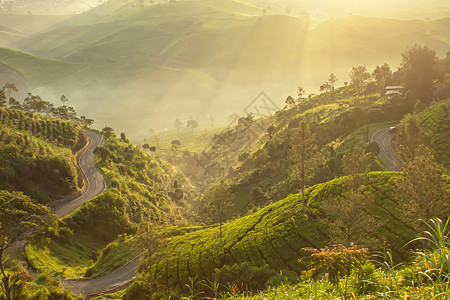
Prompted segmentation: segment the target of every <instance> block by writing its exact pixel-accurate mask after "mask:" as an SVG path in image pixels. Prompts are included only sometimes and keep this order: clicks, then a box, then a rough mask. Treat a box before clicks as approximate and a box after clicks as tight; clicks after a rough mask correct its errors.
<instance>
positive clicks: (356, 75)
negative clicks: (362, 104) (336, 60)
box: [349, 66, 370, 99]
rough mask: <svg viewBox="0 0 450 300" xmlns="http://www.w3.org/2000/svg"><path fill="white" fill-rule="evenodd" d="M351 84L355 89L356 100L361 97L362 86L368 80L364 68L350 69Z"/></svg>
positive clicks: (367, 74) (368, 76) (368, 75)
mask: <svg viewBox="0 0 450 300" xmlns="http://www.w3.org/2000/svg"><path fill="white" fill-rule="evenodd" d="M349 76H350V79H351V83H352V84H353V86H354V87H355V89H356V92H357V94H358V99H359V97H360V95H361V86H362V84H363V83H364V82H365V81H366V80H368V79H369V78H370V74H369V72H367V68H366V66H358V67H352V71H351V72H350V74H349Z"/></svg>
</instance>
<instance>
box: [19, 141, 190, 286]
mask: <svg viewBox="0 0 450 300" xmlns="http://www.w3.org/2000/svg"><path fill="white" fill-rule="evenodd" d="M104 136H105V144H104V145H103V146H102V147H99V148H97V149H96V150H95V153H96V155H97V158H96V163H97V165H98V166H99V167H100V169H101V171H102V173H103V174H104V177H105V180H106V182H107V186H108V190H107V191H106V192H105V193H103V194H102V195H100V196H98V197H96V198H94V199H92V200H90V201H89V202H87V203H86V204H85V205H83V206H82V207H80V208H79V209H77V210H75V211H73V212H72V213H71V214H69V215H68V216H66V217H65V218H64V219H63V222H62V223H60V224H57V225H56V226H55V227H54V228H52V229H50V230H49V231H48V232H45V233H44V234H43V235H42V236H39V237H36V238H35V239H33V241H32V242H30V243H29V244H28V245H27V247H26V255H27V258H28V260H29V261H30V263H31V264H32V265H33V267H35V268H36V269H38V270H39V271H41V272H48V273H51V274H53V275H56V276H58V277H60V278H74V277H83V276H84V275H85V276H86V277H91V276H93V277H98V276H103V275H105V274H107V273H110V272H112V271H114V270H115V269H117V268H118V267H120V266H121V265H123V264H124V263H125V262H126V261H127V260H129V259H131V258H133V257H134V256H135V255H137V254H139V253H140V250H141V249H139V248H138V247H137V246H136V241H135V239H134V238H133V236H127V235H132V234H134V233H135V232H136V230H137V229H138V227H139V226H141V225H142V224H146V223H147V222H149V221H153V222H156V223H161V224H165V225H175V224H176V225H178V224H183V223H185V222H186V218H187V217H188V215H189V210H188V207H189V205H190V201H191V198H192V187H191V186H190V185H189V184H188V183H187V182H186V180H185V178H184V176H183V175H182V174H180V173H179V172H177V171H176V170H174V169H173V168H172V167H171V166H169V165H167V164H165V163H163V162H161V161H160V160H158V159H156V158H152V157H149V156H147V155H146V154H145V153H143V152H142V151H141V150H140V149H139V148H137V147H135V146H133V145H131V144H129V142H128V141H126V137H125V138H124V139H118V138H116V137H115V136H114V134H111V133H104Z"/></svg>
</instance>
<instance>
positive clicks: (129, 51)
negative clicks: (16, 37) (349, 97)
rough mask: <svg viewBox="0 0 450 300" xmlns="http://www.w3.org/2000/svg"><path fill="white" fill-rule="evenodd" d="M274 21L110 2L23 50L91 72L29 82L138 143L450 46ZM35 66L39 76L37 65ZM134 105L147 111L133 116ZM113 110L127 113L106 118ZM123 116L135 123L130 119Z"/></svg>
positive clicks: (186, 4) (250, 9) (216, 8)
mask: <svg viewBox="0 0 450 300" xmlns="http://www.w3.org/2000/svg"><path fill="white" fill-rule="evenodd" d="M263 10H264V9H262V8H257V7H255V6H252V5H248V4H245V3H243V2H238V1H231V0H228V1H216V0H207V1H176V2H169V3H152V2H147V1H143V2H142V3H141V2H139V1H128V2H122V1H116V0H111V1H107V2H106V3H104V4H102V5H100V6H98V7H96V8H95V9H92V10H90V11H88V12H86V13H83V14H79V15H76V16H73V17H70V18H69V19H67V20H63V21H61V22H60V23H59V24H56V25H54V26H52V27H50V28H48V29H46V30H43V31H42V32H41V33H39V34H36V35H33V36H31V37H26V38H24V39H21V40H20V41H18V42H17V43H16V44H15V48H17V49H20V50H21V51H24V52H26V53H31V54H33V55H36V56H37V57H45V58H47V59H51V61H48V62H47V63H49V64H51V65H52V64H53V61H54V60H58V61H60V60H63V61H66V62H72V63H73V62H75V63H76V65H77V68H78V67H79V68H80V69H81V70H82V71H80V70H79V72H72V71H71V70H72V68H74V67H73V65H69V66H70V68H69V72H67V71H66V69H65V68H66V67H67V65H64V64H61V65H60V66H59V67H60V68H61V69H60V70H55V71H54V72H53V73H54V74H59V75H62V76H59V77H58V78H57V80H54V81H48V80H45V77H44V78H43V79H44V80H41V79H40V78H36V77H33V78H26V83H27V84H28V86H29V87H31V88H37V87H40V91H42V92H40V93H41V94H42V96H44V97H47V98H53V97H55V96H57V95H58V94H60V93H64V94H66V95H68V97H69V98H70V99H74V101H75V102H76V105H75V106H76V108H77V109H78V110H79V111H81V113H83V114H85V113H87V112H92V113H90V114H91V115H92V114H93V115H94V117H95V118H96V119H98V120H99V121H100V122H101V123H107V124H110V125H113V126H114V127H116V128H119V129H121V130H123V131H126V132H128V133H129V135H130V136H131V137H133V138H135V137H136V136H141V135H143V134H144V133H145V132H146V130H145V128H148V127H153V128H155V129H157V130H158V131H161V130H163V129H164V128H167V127H170V126H171V123H172V120H174V119H175V118H176V117H183V118H184V117H187V116H189V115H192V116H194V117H195V118H197V120H198V121H199V122H200V125H201V126H202V125H203V126H205V124H207V123H209V121H208V116H209V114H211V113H212V114H217V113H218V112H221V114H220V115H222V117H220V118H217V121H216V122H217V124H221V125H223V124H227V123H228V120H227V117H226V116H228V115H230V114H232V113H238V114H241V111H242V110H243V109H244V108H245V107H246V104H247V103H250V102H251V101H252V100H253V99H254V98H255V96H256V95H258V94H259V93H260V92H261V91H265V92H266V93H267V94H268V95H269V96H270V97H272V100H273V101H274V102H275V103H277V104H278V105H279V106H281V105H282V104H281V103H282V102H281V100H280V99H282V98H283V97H284V95H285V94H286V91H290V90H291V89H293V87H295V86H298V85H302V86H303V87H305V88H306V89H307V90H308V91H315V90H317V88H318V87H319V86H320V85H321V84H322V83H323V81H324V75H323V74H329V73H331V72H333V73H334V74H335V75H337V77H338V79H339V81H340V82H345V81H347V76H348V70H349V69H350V68H351V66H353V65H355V64H364V65H368V66H369V68H372V67H373V66H375V65H377V64H382V63H383V62H385V61H386V62H388V63H389V64H398V62H399V55H398V53H400V52H401V51H402V50H403V49H404V48H405V47H406V46H407V45H411V44H413V43H421V44H425V45H428V46H430V47H432V48H434V49H435V50H436V51H437V53H438V54H439V55H442V54H443V53H444V52H445V51H446V50H447V49H448V47H449V40H448V36H449V32H448V28H449V26H448V25H449V21H448V20H449V19H448V18H444V19H439V20H431V21H421V20H414V21H410V20H395V19H386V18H367V17H344V18H339V19H333V20H328V21H324V22H322V23H319V24H314V25H313V24H312V23H311V22H309V21H308V20H307V19H302V18H298V17H294V16H287V15H271V14H264V11H263ZM0 25H2V23H1V22H0ZM6 26H9V27H10V28H13V29H16V30H19V29H17V28H16V27H13V26H11V25H8V24H6ZM387 28H391V29H393V30H387ZM279 32H283V34H279ZM360 41H364V43H361V42H360ZM288 45H289V46H288ZM324 45H325V46H324ZM348 53H352V55H351V56H349V55H348ZM3 63H4V64H5V65H7V66H8V67H10V68H12V69H13V70H15V71H17V72H18V73H19V74H22V75H23V76H25V75H24V74H27V73H28V70H27V69H26V68H19V67H17V68H16V66H15V65H14V63H12V62H11V63H10V62H9V61H8V60H4V61H3ZM25 65H29V66H30V67H29V68H30V70H29V71H30V73H33V72H35V71H34V70H35V69H36V68H33V64H25ZM55 77H56V76H55ZM80 87H81V89H80ZM111 87H114V88H111ZM93 99H95V101H92V100H93ZM123 99H129V100H130V101H131V100H133V101H134V102H135V103H136V104H135V105H133V106H127V105H122V104H121V103H122V102H123ZM92 102H94V103H93V104H92ZM112 103H113V104H114V105H112V106H114V107H117V109H115V110H111V111H109V112H108V114H107V115H105V114H103V113H100V112H102V108H103V107H104V106H105V105H110V104H112ZM187 103H189V105H188V104H187ZM193 103H194V104H195V105H194V104H193ZM206 103H207V105H206ZM110 106H111V105H110ZM194 107H195V109H194ZM197 107H201V110H198V109H196V108H197ZM174 108H179V109H180V111H183V116H182V115H180V113H177V112H176V110H175V109H174ZM154 111H158V113H154ZM124 115H126V116H133V117H130V118H127V119H126V120H124V119H123V116H124Z"/></svg>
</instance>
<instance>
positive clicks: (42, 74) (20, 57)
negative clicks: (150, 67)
mask: <svg viewBox="0 0 450 300" xmlns="http://www.w3.org/2000/svg"><path fill="white" fill-rule="evenodd" d="M0 63H3V64H5V65H7V66H8V67H10V68H11V69H14V70H15V71H17V72H19V74H22V76H23V77H24V78H25V79H26V81H27V82H28V83H34V84H39V85H42V84H43V85H45V84H50V83H52V82H53V81H56V80H60V79H61V78H64V77H66V76H69V75H70V74H73V73H76V72H79V71H80V70H82V69H83V66H82V65H80V64H74V63H67V62H62V61H56V60H48V59H43V58H38V57H35V56H32V55H29V54H26V53H23V52H20V51H17V50H13V49H9V48H0ZM1 79H2V80H5V81H6V79H7V78H1Z"/></svg>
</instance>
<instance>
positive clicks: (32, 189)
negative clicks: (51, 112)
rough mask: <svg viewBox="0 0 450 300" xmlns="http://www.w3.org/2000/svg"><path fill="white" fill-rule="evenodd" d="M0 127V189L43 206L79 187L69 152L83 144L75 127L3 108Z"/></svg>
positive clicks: (73, 158)
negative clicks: (19, 194) (21, 192)
mask: <svg viewBox="0 0 450 300" xmlns="http://www.w3.org/2000/svg"><path fill="white" fill-rule="evenodd" d="M0 124H1V129H0V188H1V189H6V190H9V191H13V190H16V191H17V190H18V191H24V192H25V194H28V195H29V196H31V197H32V198H34V199H35V200H38V201H39V202H41V203H47V202H48V201H49V200H56V199H58V198H59V197H63V196H67V195H70V194H71V193H73V192H75V191H77V189H79V188H80V187H81V184H82V182H81V180H80V178H79V175H77V171H76V168H75V157H74V155H73V152H75V151H77V150H78V149H80V148H81V147H82V146H83V145H84V143H85V142H86V141H85V137H83V135H82V133H81V130H80V127H79V126H78V125H76V124H72V123H69V122H66V121H61V120H56V119H52V118H47V117H42V116H36V115H35V116H34V117H33V118H32V119H30V116H29V115H27V114H25V113H23V112H21V111H18V110H11V109H4V108H0ZM30 125H31V131H32V133H33V138H32V139H31V138H30Z"/></svg>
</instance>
